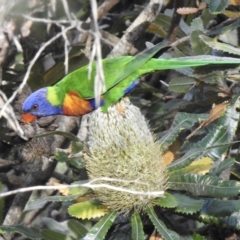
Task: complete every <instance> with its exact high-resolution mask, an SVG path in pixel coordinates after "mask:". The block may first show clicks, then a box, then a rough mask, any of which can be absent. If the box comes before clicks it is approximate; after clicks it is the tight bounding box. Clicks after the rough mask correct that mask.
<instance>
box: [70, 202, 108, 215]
mask: <svg viewBox="0 0 240 240" xmlns="http://www.w3.org/2000/svg"><path fill="white" fill-rule="evenodd" d="M107 212H108V209H107V208H106V207H105V206H103V205H102V204H101V203H100V202H99V201H97V200H90V201H85V202H80V203H75V204H73V205H71V206H70V207H69V208H68V213H69V214H70V215H71V216H73V217H77V218H81V219H91V218H99V217H102V216H104V215H105V214H106V213H107Z"/></svg>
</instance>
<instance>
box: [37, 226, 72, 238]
mask: <svg viewBox="0 0 240 240" xmlns="http://www.w3.org/2000/svg"><path fill="white" fill-rule="evenodd" d="M41 233H42V236H43V237H44V239H45V240H75V238H73V237H70V236H67V235H65V234H62V233H59V232H54V231H52V230H49V229H46V230H42V232H41ZM41 239H42V238H41Z"/></svg>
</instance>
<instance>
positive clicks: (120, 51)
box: [109, 0, 162, 57]
mask: <svg viewBox="0 0 240 240" xmlns="http://www.w3.org/2000/svg"><path fill="white" fill-rule="evenodd" d="M161 7H162V0H151V1H150V2H149V4H148V5H147V6H146V7H145V8H144V10H143V11H142V12H141V14H140V15H139V16H138V17H137V18H136V19H135V21H134V22H133V23H132V24H131V26H130V27H129V28H128V29H127V30H126V32H125V34H124V35H123V37H122V38H121V40H120V41H119V42H118V44H117V45H116V46H115V47H114V49H113V50H112V52H111V53H110V54H109V57H114V56H120V55H127V54H129V52H130V49H131V48H132V46H133V44H134V43H135V42H136V41H137V40H138V39H140V37H141V35H142V32H143V31H144V30H145V29H146V28H147V27H148V25H149V23H151V22H153V21H154V20H155V19H156V17H157V15H158V13H159V12H160V9H161Z"/></svg>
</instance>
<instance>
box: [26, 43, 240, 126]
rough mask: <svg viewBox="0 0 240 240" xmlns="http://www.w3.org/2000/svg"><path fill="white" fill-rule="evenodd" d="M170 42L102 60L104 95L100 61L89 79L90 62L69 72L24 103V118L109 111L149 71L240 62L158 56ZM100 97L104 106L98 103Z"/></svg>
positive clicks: (212, 57) (94, 65)
mask: <svg viewBox="0 0 240 240" xmlns="http://www.w3.org/2000/svg"><path fill="white" fill-rule="evenodd" d="M165 47H167V46H166V42H164V41H163V42H161V43H158V44H156V45H155V46H153V47H151V48H148V49H146V50H145V51H143V52H141V53H139V54H138V55H136V56H119V57H112V58H105V59H103V60H102V66H103V72H104V78H105V81H104V84H105V89H104V91H102V93H101V95H100V96H94V80H95V75H96V72H97V67H96V62H93V63H92V66H91V68H92V71H91V74H90V78H88V69H89V67H88V65H86V66H83V67H81V68H79V69H77V70H75V71H73V72H71V73H69V74H68V75H66V76H65V77H64V78H63V79H62V80H60V81H59V82H58V83H56V84H55V85H53V86H49V87H44V88H41V89H39V90H37V91H35V92H33V93H32V94H30V95H29V96H28V97H27V98H26V100H25V101H24V103H23V105H22V111H23V115H22V117H23V120H24V121H25V123H30V122H32V121H34V120H36V119H37V118H39V117H46V116H52V115H67V116H82V115H85V114H87V113H90V112H92V111H94V110H95V109H96V108H98V107H101V108H102V111H103V112H107V109H108V107H109V106H111V105H114V104H115V103H117V102H118V101H119V100H120V99H121V98H122V97H124V96H125V95H126V94H127V93H129V92H130V91H131V90H132V89H133V88H134V87H135V86H136V85H137V84H138V82H139V78H140V77H141V76H143V75H145V74H148V73H151V72H154V71H160V70H166V69H177V68H184V67H197V66H203V65H208V64H240V59H237V58H228V57H215V56H208V55H202V56H196V57H180V58H172V59H161V58H154V56H155V55H156V54H157V53H158V52H159V51H160V50H161V49H163V48H165ZM96 97H99V98H100V104H99V105H100V106H97V105H96V101H95V99H96Z"/></svg>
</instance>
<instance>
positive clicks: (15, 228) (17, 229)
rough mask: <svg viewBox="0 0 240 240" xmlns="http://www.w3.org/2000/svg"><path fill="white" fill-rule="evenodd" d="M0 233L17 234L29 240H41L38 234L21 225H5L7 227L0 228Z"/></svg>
mask: <svg viewBox="0 0 240 240" xmlns="http://www.w3.org/2000/svg"><path fill="white" fill-rule="evenodd" d="M0 233H2V234H4V233H19V234H21V235H23V236H24V237H26V238H30V239H42V237H41V235H40V234H38V233H35V232H33V231H32V230H31V229H29V228H26V227H24V226H22V225H7V226H3V225H2V226H0Z"/></svg>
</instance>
